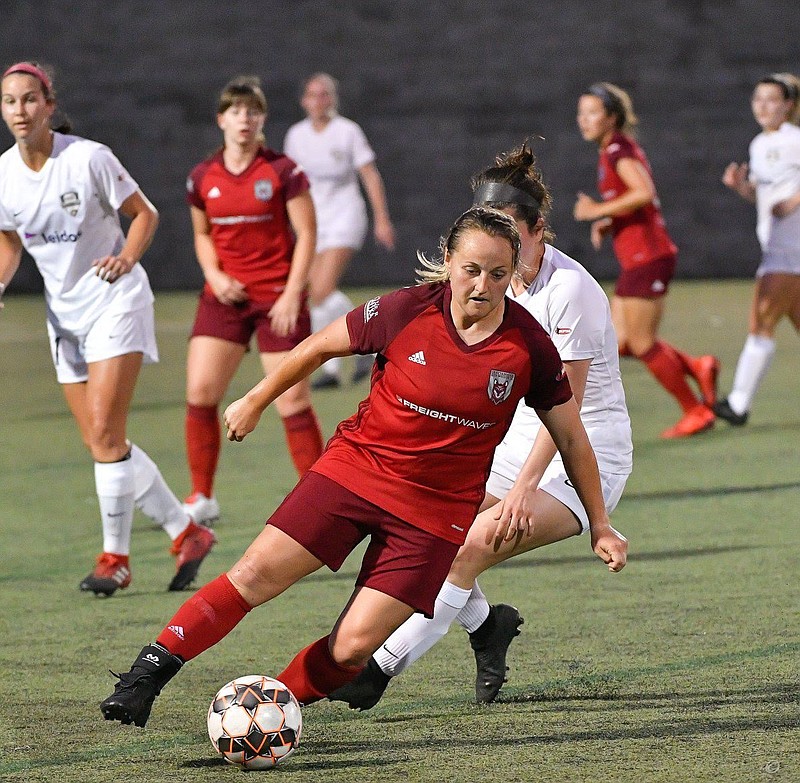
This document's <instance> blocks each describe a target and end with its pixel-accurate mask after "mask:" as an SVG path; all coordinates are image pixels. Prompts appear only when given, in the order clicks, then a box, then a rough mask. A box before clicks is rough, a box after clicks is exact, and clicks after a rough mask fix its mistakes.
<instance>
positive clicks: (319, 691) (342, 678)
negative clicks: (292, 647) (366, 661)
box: [277, 636, 363, 704]
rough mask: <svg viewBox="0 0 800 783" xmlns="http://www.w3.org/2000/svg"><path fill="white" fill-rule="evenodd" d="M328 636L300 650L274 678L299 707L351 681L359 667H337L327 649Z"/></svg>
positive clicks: (357, 673)
mask: <svg viewBox="0 0 800 783" xmlns="http://www.w3.org/2000/svg"><path fill="white" fill-rule="evenodd" d="M329 638H330V636H324V637H323V638H322V639H317V641H316V642H314V643H313V644H310V645H308V647H306V648H305V649H304V650H301V651H300V652H299V653H297V655H295V657H294V658H293V659H292V662H291V663H290V664H289V665H288V666H287V667H286V668H285V669H284V670H283V671H282V672H281V673H280V674H279V675H278V677H277V679H279V680H280V681H281V682H282V683H283V684H284V685H285V686H286V687H287V688H288V689H289V690H290V691H291V692H292V693H293V694H294V695H295V698H296V699H297V701H299V702H300V703H301V704H312V703H313V702H315V701H319V700H320V699H324V698H325V697H326V696H327V695H328V694H329V693H333V691H335V690H336V689H337V688H341V687H342V685H346V684H347V683H348V682H351V681H352V680H354V679H355V678H356V677H357V676H358V675H359V673H360V672H361V669H362V668H363V667H362V666H359V667H357V668H350V667H348V666H340V665H339V664H338V663H336V661H334V660H333V658H332V657H331V653H330V650H328V640H329Z"/></svg>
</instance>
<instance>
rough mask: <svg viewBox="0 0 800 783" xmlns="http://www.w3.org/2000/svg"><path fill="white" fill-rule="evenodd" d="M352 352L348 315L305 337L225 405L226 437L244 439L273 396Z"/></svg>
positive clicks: (271, 401) (276, 396) (277, 395)
mask: <svg viewBox="0 0 800 783" xmlns="http://www.w3.org/2000/svg"><path fill="white" fill-rule="evenodd" d="M351 354H352V350H351V349H350V334H349V332H348V331H347V316H342V317H341V318H338V319H337V320H336V321H334V322H333V323H332V324H330V325H329V326H326V327H325V328H324V329H322V330H321V331H319V332H317V333H316V334H312V335H311V336H310V337H307V338H306V339H305V340H303V342H301V343H300V345H298V346H297V347H296V348H293V349H292V350H291V351H290V352H289V353H288V354H287V355H286V358H285V359H284V360H283V361H282V362H281V363H280V364H279V365H278V367H277V368H276V369H275V371H274V372H272V373H270V374H269V375H268V376H267V377H266V378H264V379H263V380H262V381H260V382H259V383H257V384H256V385H255V386H254V387H253V388H252V389H250V391H249V392H247V394H245V395H244V397H242V398H241V399H238V400H236V401H235V402H232V403H231V404H230V405H229V406H228V407H227V408H226V410H225V414H224V416H223V421H224V422H225V426H226V427H227V428H228V435H227V437H228V440H232V441H240V440H243V439H244V437H245V435H247V434H249V433H250V432H252V431H253V430H254V429H255V428H256V425H257V424H258V420H259V419H260V418H261V414H262V413H263V412H264V411H265V410H266V408H267V407H268V406H269V405H271V404H272V403H273V402H274V401H275V399H276V398H278V397H279V396H280V395H281V394H283V392H285V391H286V390H287V389H290V388H291V387H292V386H294V385H295V384H297V383H299V382H300V381H302V380H303V379H304V378H307V377H308V376H309V375H311V373H313V372H314V370H316V369H318V368H319V367H320V366H322V364H323V363H325V362H326V361H328V359H332V358H334V357H335V356H350V355H351Z"/></svg>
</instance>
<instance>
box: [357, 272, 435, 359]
mask: <svg viewBox="0 0 800 783" xmlns="http://www.w3.org/2000/svg"><path fill="white" fill-rule="evenodd" d="M442 288H443V284H434V285H420V286H414V287H412V288H401V289H400V290H399V291H393V292H392V293H390V294H386V295H385V296H376V297H375V298H374V299H370V300H369V301H368V302H366V303H365V304H364V305H362V306H361V307H357V308H355V310H351V311H350V312H349V313H348V314H347V331H348V333H349V334H350V349H351V350H352V351H353V353H360V354H369V353H380V352H381V351H383V350H384V349H385V348H386V346H388V345H389V343H391V341H392V339H393V338H394V337H395V336H396V335H397V334H398V333H399V332H400V331H401V330H402V329H403V327H404V326H405V325H406V324H408V323H409V322H410V321H412V320H413V319H414V318H415V317H416V316H417V315H418V314H419V313H421V312H422V311H423V310H425V309H426V308H428V307H429V306H430V305H431V304H434V303H436V304H437V306H439V307H441V301H442V296H441V290H442Z"/></svg>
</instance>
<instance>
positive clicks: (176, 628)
mask: <svg viewBox="0 0 800 783" xmlns="http://www.w3.org/2000/svg"><path fill="white" fill-rule="evenodd" d="M167 630H168V631H172V633H174V634H175V636H177V637H178V638H179V639H183V626H182V625H168V626H167Z"/></svg>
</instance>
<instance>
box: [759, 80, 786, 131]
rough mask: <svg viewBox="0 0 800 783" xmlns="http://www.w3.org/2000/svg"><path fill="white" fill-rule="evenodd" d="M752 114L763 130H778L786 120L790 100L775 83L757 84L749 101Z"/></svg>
mask: <svg viewBox="0 0 800 783" xmlns="http://www.w3.org/2000/svg"><path fill="white" fill-rule="evenodd" d="M750 104H751V106H752V107H753V116H754V117H755V118H756V122H757V123H758V124H759V125H760V126H761V127H762V128H763V129H764V130H770V131H772V130H778V128H780V127H781V125H782V124H783V123H784V122H786V119H787V118H788V116H789V111H790V110H791V108H792V102H791V101H787V100H786V98H784V97H783V90H782V89H781V88H780V87H779V86H778V85H777V84H757V85H756V88H755V90H754V91H753V97H752V99H751V102H750Z"/></svg>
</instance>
